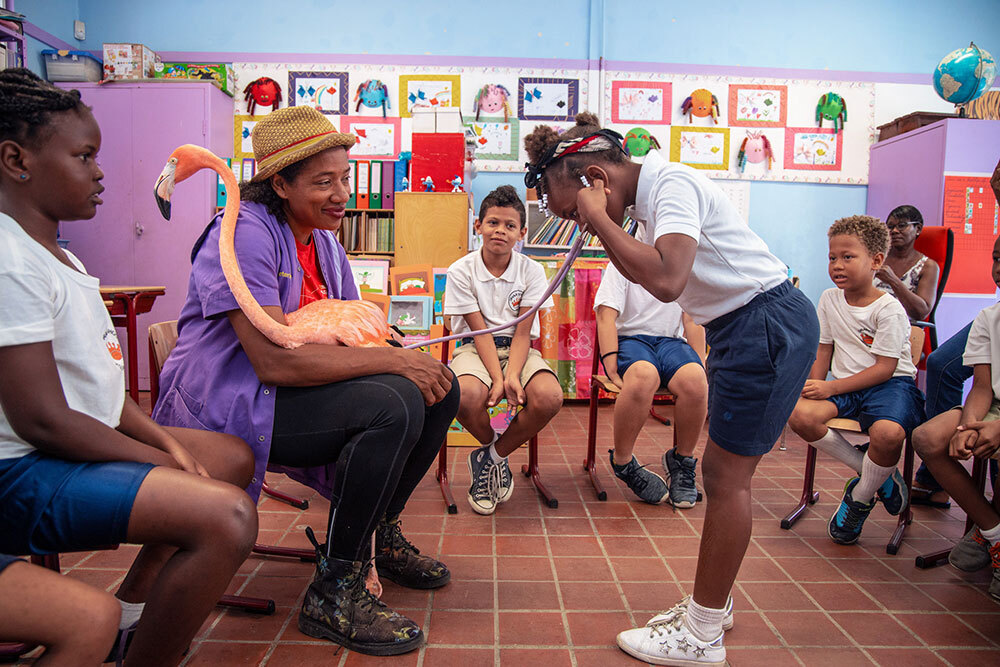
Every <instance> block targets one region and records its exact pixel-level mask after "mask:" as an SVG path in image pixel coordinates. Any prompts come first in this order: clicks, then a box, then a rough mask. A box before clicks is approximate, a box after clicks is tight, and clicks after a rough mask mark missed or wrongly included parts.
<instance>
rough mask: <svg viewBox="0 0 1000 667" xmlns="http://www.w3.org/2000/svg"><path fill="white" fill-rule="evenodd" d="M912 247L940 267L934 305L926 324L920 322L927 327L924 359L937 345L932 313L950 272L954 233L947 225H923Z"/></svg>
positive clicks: (935, 310)
mask: <svg viewBox="0 0 1000 667" xmlns="http://www.w3.org/2000/svg"><path fill="white" fill-rule="evenodd" d="M913 247H914V248H915V249H916V250H917V252H922V253H923V254H925V255H927V256H928V257H930V258H931V259H933V260H934V261H935V262H937V263H938V266H939V267H941V273H940V275H939V276H938V284H937V292H936V293H935V299H934V307H933V308H931V312H930V313H929V314H928V315H927V320H926V325H924V323H920V324H921V325H922V326H925V328H926V329H927V338H926V339H925V340H924V359H926V358H927V355H928V354H930V353H931V352H933V351H934V350H936V349H937V346H938V339H937V327H935V326H934V314H935V313H936V312H937V307H938V304H940V303H941V295H942V294H944V288H945V285H947V284H948V276H949V275H950V274H951V260H952V257H953V255H954V252H955V234H954V233H953V232H952V230H951V229H949V228H947V227H924V228H923V229H922V230H921V231H920V236H918V237H917V240H916V242H914V244H913ZM924 359H921V362H920V363H921V364H923V363H924ZM921 367H923V366H921Z"/></svg>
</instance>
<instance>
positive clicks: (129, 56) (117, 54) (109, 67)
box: [104, 43, 159, 81]
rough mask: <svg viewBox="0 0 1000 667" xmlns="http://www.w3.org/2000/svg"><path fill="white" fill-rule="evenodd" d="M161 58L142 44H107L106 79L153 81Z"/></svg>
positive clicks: (105, 55)
mask: <svg viewBox="0 0 1000 667" xmlns="http://www.w3.org/2000/svg"><path fill="white" fill-rule="evenodd" d="M158 60H159V56H157V55H156V54H155V53H153V51H152V50H150V48H149V47H148V46H144V45H142V44H118V43H115V44H105V45H104V78H105V80H108V81H114V80H121V79H152V78H153V74H154V68H155V66H156V61H158Z"/></svg>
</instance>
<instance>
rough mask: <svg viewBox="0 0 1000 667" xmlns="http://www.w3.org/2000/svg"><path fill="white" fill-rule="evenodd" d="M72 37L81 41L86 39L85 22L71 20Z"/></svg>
mask: <svg viewBox="0 0 1000 667" xmlns="http://www.w3.org/2000/svg"><path fill="white" fill-rule="evenodd" d="M73 37H75V38H76V39H79V40H81V41H83V40H85V39H87V24H86V23H84V22H83V21H73Z"/></svg>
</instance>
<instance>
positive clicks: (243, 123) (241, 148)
mask: <svg viewBox="0 0 1000 667" xmlns="http://www.w3.org/2000/svg"><path fill="white" fill-rule="evenodd" d="M256 124H257V121H256V120H255V119H254V117H253V116H248V115H246V114H237V115H236V116H235V117H234V122H233V130H234V132H235V134H234V136H233V157H238V158H245V157H251V158H252V157H253V142H252V141H251V135H252V133H253V128H254V126H255V125H256Z"/></svg>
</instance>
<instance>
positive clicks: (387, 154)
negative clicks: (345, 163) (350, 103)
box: [344, 116, 402, 159]
mask: <svg viewBox="0 0 1000 667" xmlns="http://www.w3.org/2000/svg"><path fill="white" fill-rule="evenodd" d="M344 124H345V125H346V127H345V128H344V129H345V130H346V131H347V132H350V133H351V134H353V135H354V136H356V137H357V138H358V142H357V143H356V144H355V145H354V148H352V149H351V159H365V158H392V159H395V157H396V156H397V155H399V150H400V141H401V138H400V135H401V134H402V132H401V131H400V120H399V118H372V117H370V116H365V117H363V118H361V117H357V116H351V117H349V118H348V119H347V120H346V121H345V123H344Z"/></svg>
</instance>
